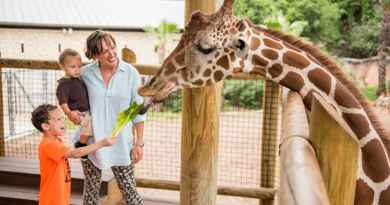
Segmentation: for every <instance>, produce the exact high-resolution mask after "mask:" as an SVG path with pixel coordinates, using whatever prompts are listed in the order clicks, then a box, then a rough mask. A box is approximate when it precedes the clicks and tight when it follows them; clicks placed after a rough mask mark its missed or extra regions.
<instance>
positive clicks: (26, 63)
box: [0, 51, 264, 80]
mask: <svg viewBox="0 0 390 205" xmlns="http://www.w3.org/2000/svg"><path fill="white" fill-rule="evenodd" d="M125 52H126V51H125ZM122 55H125V56H124V57H125V58H124V59H126V62H128V60H130V62H132V63H131V64H132V65H133V66H134V67H135V68H136V69H137V70H138V72H139V73H140V74H142V75H154V74H156V73H157V71H158V70H159V69H160V66H158V65H149V64H138V63H135V61H134V60H136V58H135V59H132V58H133V57H131V56H130V57H128V56H127V54H122ZM122 57H123V56H122ZM133 61H134V62H133ZM83 64H84V65H85V64H87V62H83ZM0 66H2V67H3V68H15V69H18V68H21V69H33V70H35V69H36V70H59V69H60V67H59V66H58V64H57V62H56V61H50V60H35V59H34V60H32V59H14V58H0ZM230 79H234V80H264V76H261V75H258V74H248V73H233V75H232V76H231V77H230Z"/></svg>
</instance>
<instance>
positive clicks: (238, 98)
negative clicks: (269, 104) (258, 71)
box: [223, 80, 263, 109]
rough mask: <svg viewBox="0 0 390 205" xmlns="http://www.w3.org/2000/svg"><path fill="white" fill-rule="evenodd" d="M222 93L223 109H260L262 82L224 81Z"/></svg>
mask: <svg viewBox="0 0 390 205" xmlns="http://www.w3.org/2000/svg"><path fill="white" fill-rule="evenodd" d="M223 93H224V108H225V109H226V108H230V107H239V108H245V109H260V108H261V103H262V102H261V101H262V96H263V81H259V80H257V81H255V80H226V81H225V82H224V90H223Z"/></svg>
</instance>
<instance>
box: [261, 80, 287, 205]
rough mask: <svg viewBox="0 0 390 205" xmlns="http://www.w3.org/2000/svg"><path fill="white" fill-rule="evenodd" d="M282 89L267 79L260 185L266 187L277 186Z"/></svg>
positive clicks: (271, 202) (264, 203) (264, 202)
mask: <svg viewBox="0 0 390 205" xmlns="http://www.w3.org/2000/svg"><path fill="white" fill-rule="evenodd" d="M281 90H282V89H281V87H280V86H279V85H278V84H276V83H274V82H272V81H269V80H266V81H265V83H264V97H263V99H264V100H263V126H262V139H261V165H260V166H261V173H260V186H261V187H265V188H274V187H275V178H276V177H275V175H276V168H277V167H276V165H277V163H276V156H277V149H278V136H279V133H278V129H279V126H280V95H281ZM260 204H261V205H270V204H273V200H267V201H266V200H260Z"/></svg>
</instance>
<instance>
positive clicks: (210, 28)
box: [139, 0, 390, 205]
mask: <svg viewBox="0 0 390 205" xmlns="http://www.w3.org/2000/svg"><path fill="white" fill-rule="evenodd" d="M233 1H234V0H225V1H224V3H223V5H222V7H221V8H220V9H219V10H218V11H217V12H216V13H214V14H212V15H205V14H202V13H201V12H199V11H198V12H194V13H193V14H192V16H191V19H190V21H189V23H188V24H187V26H186V27H185V31H184V33H183V35H182V37H181V39H180V41H179V43H178V45H177V47H176V48H175V49H174V50H173V51H172V52H171V54H170V55H169V56H168V57H167V58H166V59H165V61H164V62H163V64H162V67H161V69H160V70H159V71H158V72H157V73H156V75H155V76H153V78H152V79H151V80H150V81H149V82H148V83H147V84H146V85H145V86H143V87H141V88H140V89H139V94H140V95H142V96H149V97H152V99H153V100H154V101H155V102H158V101H162V100H164V99H165V98H166V97H167V96H168V95H169V94H170V93H171V92H174V91H176V90H178V89H181V88H194V87H203V86H207V85H211V84H213V83H216V82H218V81H221V80H223V79H225V78H227V77H228V76H230V75H232V74H233V73H249V74H260V75H263V76H265V77H266V78H267V79H269V80H272V81H274V82H276V83H278V84H280V85H282V86H285V87H287V88H289V89H290V90H293V91H296V92H298V93H299V94H300V95H301V96H302V98H303V101H304V103H305V106H306V108H307V109H308V110H310V106H311V100H312V96H313V95H314V93H316V94H317V95H320V96H321V97H323V98H324V99H325V101H326V102H327V103H328V104H330V105H331V106H332V107H333V108H334V109H335V110H336V112H337V113H338V115H339V116H340V118H343V119H344V120H345V121H346V123H347V124H348V125H349V127H350V128H351V130H352V131H353V134H354V136H352V137H353V139H354V140H355V141H356V142H357V143H358V145H359V148H360V149H359V155H358V170H356V172H357V179H356V180H357V182H356V192H355V204H356V205H363V204H364V205H365V204H381V205H384V204H390V161H389V150H390V140H389V139H390V138H389V137H390V136H389V135H388V134H387V133H385V131H384V130H383V129H382V128H381V125H380V123H379V122H378V121H377V120H376V118H375V116H374V114H373V113H372V112H371V110H370V107H369V105H368V104H367V103H366V102H365V100H364V98H363V97H362V95H361V94H360V93H359V91H358V90H357V89H356V87H354V86H353V85H352V83H351V82H350V81H349V80H348V79H347V78H346V77H345V76H344V75H343V73H342V72H341V69H340V68H339V67H338V65H337V64H336V63H334V62H333V61H332V60H331V59H329V58H328V57H327V56H325V55H324V54H323V53H322V52H321V51H320V50H319V49H317V48H315V47H314V46H312V45H310V44H308V43H305V42H303V41H302V40H300V39H298V38H296V37H293V36H290V35H287V34H284V33H281V32H278V31H273V30H269V29H266V28H263V27H259V26H256V25H254V24H253V23H252V22H251V21H250V20H247V19H238V18H237V17H235V16H233V15H232V4H233ZM186 62H191V63H190V64H186Z"/></svg>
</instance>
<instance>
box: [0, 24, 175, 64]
mask: <svg viewBox="0 0 390 205" xmlns="http://www.w3.org/2000/svg"><path fill="white" fill-rule="evenodd" d="M91 32H93V31H92V30H91V31H84V30H83V31H80V30H73V31H72V32H68V31H63V30H62V29H57V30H55V29H14V28H0V53H1V57H3V58H22V59H45V60H46V59H48V60H57V58H58V55H59V44H61V49H62V50H63V49H65V48H73V49H76V50H77V51H79V52H81V53H83V50H84V48H85V42H86V38H87V36H88V35H89V34H90V33H91ZM111 33H112V34H113V35H114V37H115V39H116V41H117V45H118V48H119V49H122V48H123V47H125V46H127V47H128V48H130V49H132V50H133V51H135V53H136V54H137V62H138V63H142V64H158V56H157V54H156V53H155V52H154V45H155V38H154V37H152V36H148V35H147V34H146V33H144V32H122V31H119V32H117V31H115V32H111ZM179 37H180V35H175V36H174V40H172V41H171V42H170V44H169V45H168V53H169V51H170V50H171V49H173V48H174V46H176V44H177V41H178V40H177V39H178V38H179ZM21 44H24V52H22V51H21ZM82 56H83V60H84V61H87V59H86V58H85V56H84V54H82Z"/></svg>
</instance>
